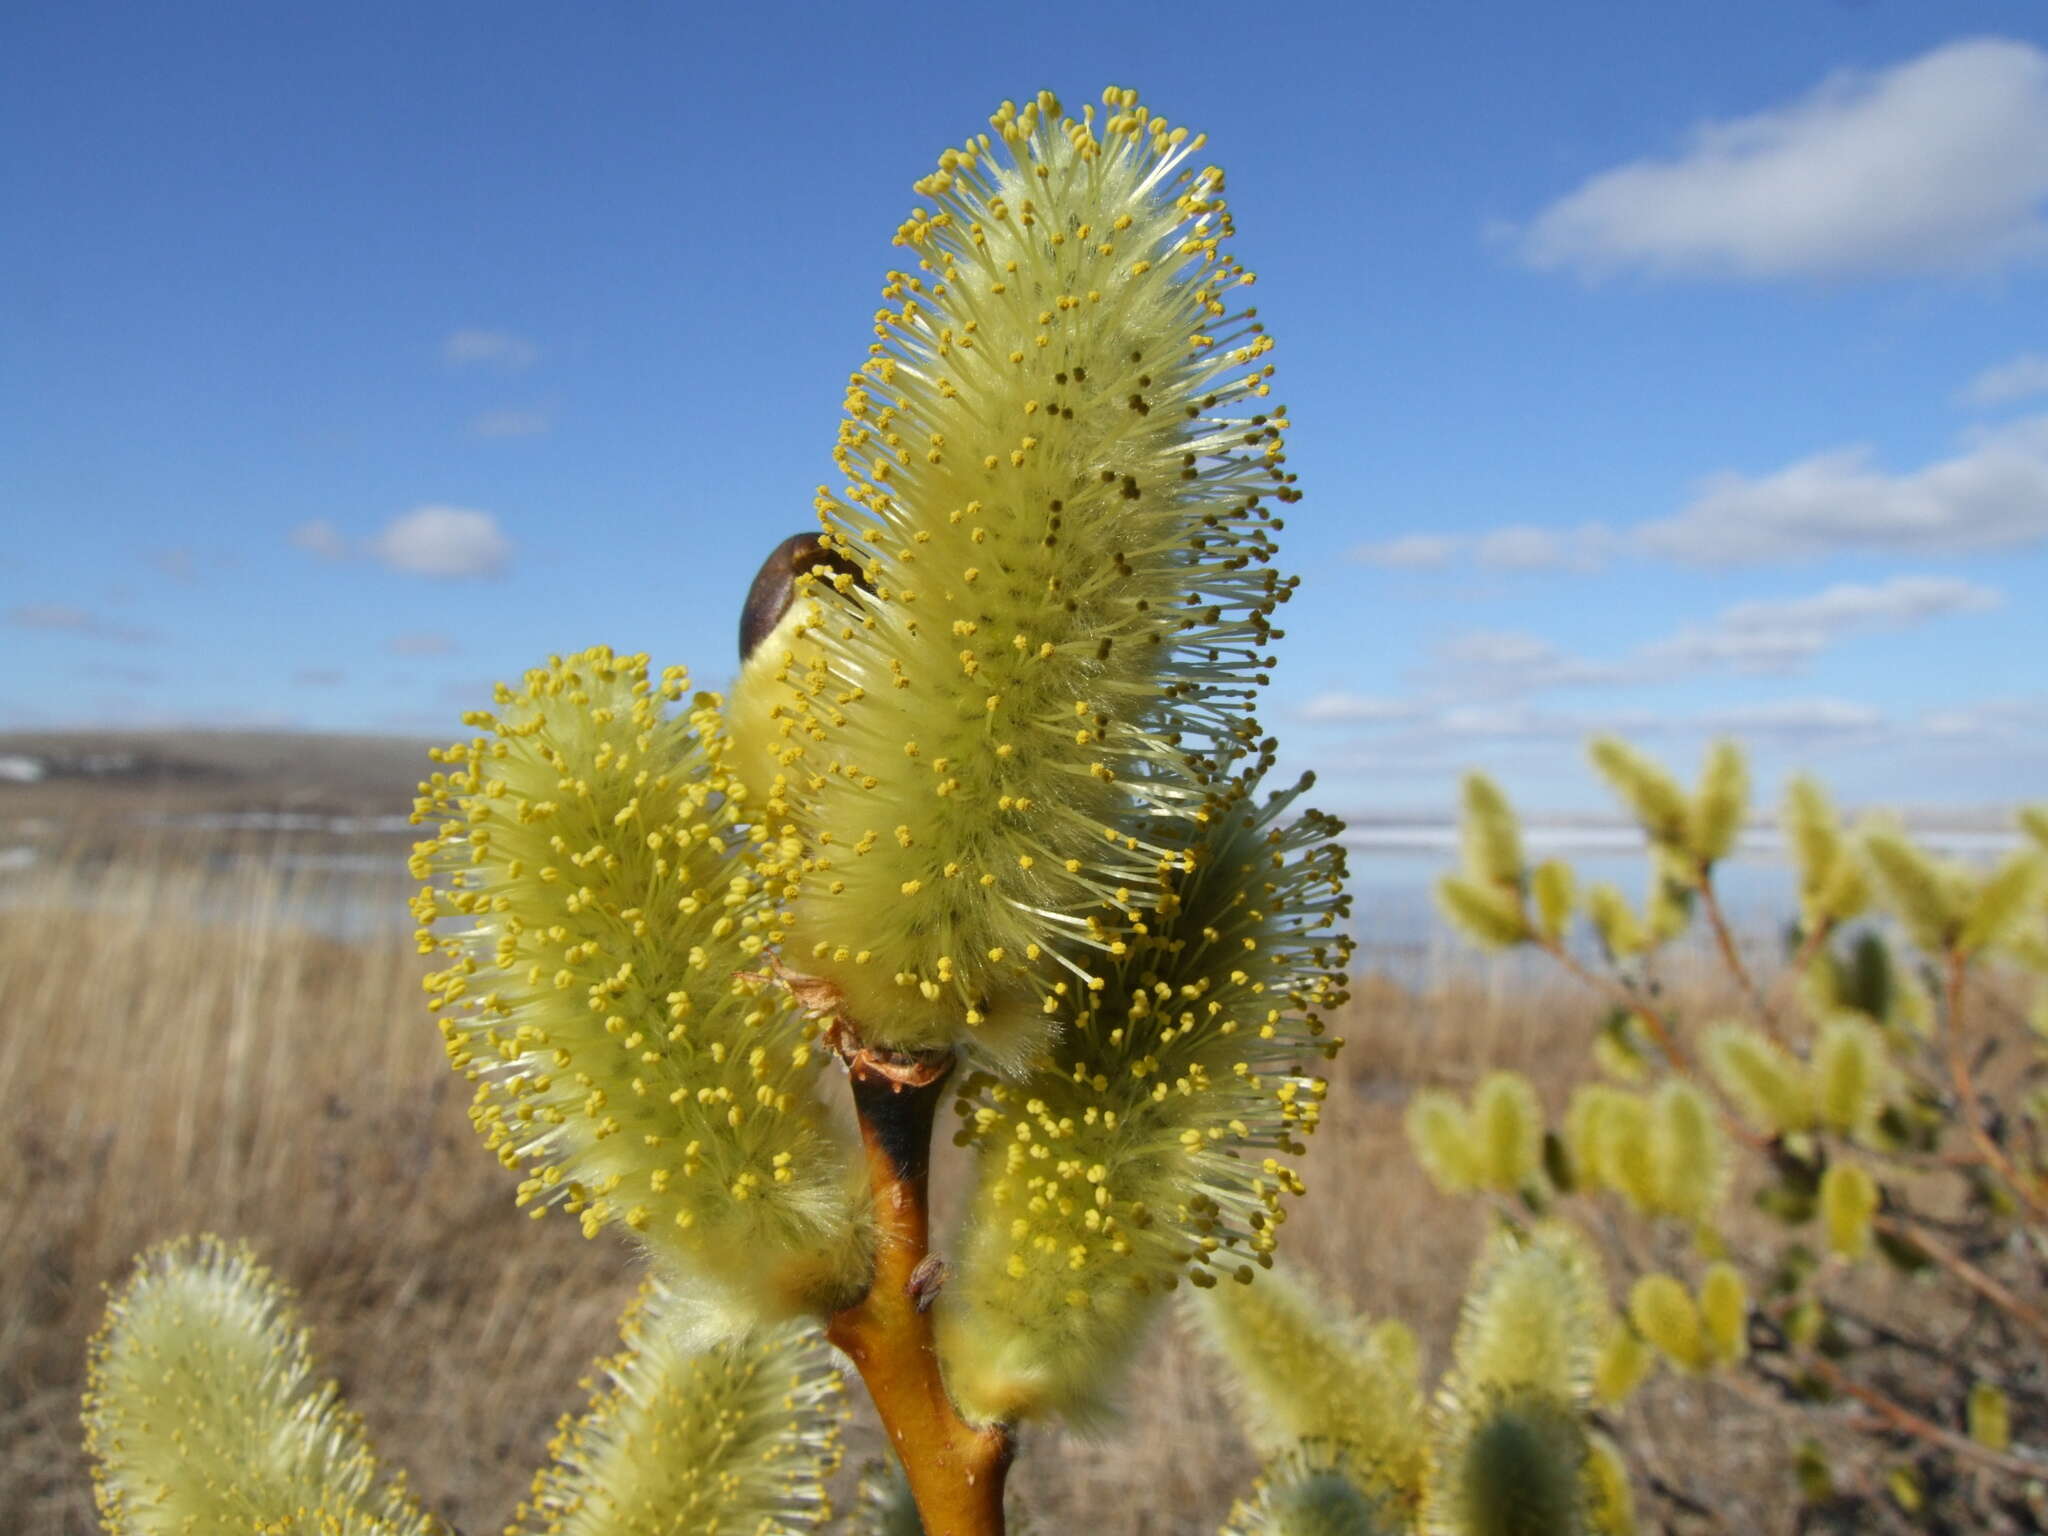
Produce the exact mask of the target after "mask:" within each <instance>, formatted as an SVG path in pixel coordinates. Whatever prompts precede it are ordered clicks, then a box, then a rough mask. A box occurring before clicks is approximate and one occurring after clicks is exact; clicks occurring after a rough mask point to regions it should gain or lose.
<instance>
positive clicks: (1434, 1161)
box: [1402, 1088, 1483, 1195]
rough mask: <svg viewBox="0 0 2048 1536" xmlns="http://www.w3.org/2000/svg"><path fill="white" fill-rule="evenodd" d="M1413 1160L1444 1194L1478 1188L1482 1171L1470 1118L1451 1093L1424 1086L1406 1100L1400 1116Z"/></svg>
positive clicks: (1453, 1193)
mask: <svg viewBox="0 0 2048 1536" xmlns="http://www.w3.org/2000/svg"><path fill="white" fill-rule="evenodd" d="M1402 1123H1403V1125H1404V1126H1405V1127H1406V1129H1407V1132H1408V1145H1409V1146H1410V1147H1411V1148H1412V1149H1413V1150H1414V1153H1415V1160H1416V1161H1417V1162H1418V1163H1420V1164H1422V1171H1423V1172H1424V1173H1426V1174H1428V1175H1429V1177H1430V1179H1431V1180H1432V1181H1433V1182H1434V1183H1435V1185H1436V1187H1437V1188H1438V1189H1440V1190H1442V1191H1443V1192H1444V1193H1445V1194H1447V1195H1462V1194H1467V1193H1469V1192H1471V1191H1472V1190H1475V1189H1477V1188H1479V1185H1480V1181H1481V1179H1482V1177H1483V1172H1482V1169H1481V1166H1480V1161H1479V1157H1478V1155H1477V1151H1476V1149H1475V1147H1474V1137H1473V1132H1472V1118H1471V1116H1469V1115H1467V1114H1466V1113H1465V1106H1464V1105H1462V1104H1460V1103H1459V1102H1458V1100H1457V1097H1456V1096H1455V1095H1453V1094H1448V1093H1445V1092H1443V1091H1442V1090H1441V1089H1436V1088H1425V1089H1423V1090H1422V1091H1421V1092H1419V1093H1417V1094H1416V1095H1415V1097H1414V1098H1412V1099H1410V1100H1409V1101H1408V1112H1407V1114H1406V1115H1405V1116H1403V1119H1402Z"/></svg>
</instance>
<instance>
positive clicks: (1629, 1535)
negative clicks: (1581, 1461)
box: [1586, 1431, 1636, 1536]
mask: <svg viewBox="0 0 2048 1536" xmlns="http://www.w3.org/2000/svg"><path fill="white" fill-rule="evenodd" d="M1586 1484H1587V1489H1588V1497H1587V1501H1586V1504H1587V1508H1586V1528H1587V1530H1588V1531H1589V1532H1591V1536H1635V1532H1636V1497H1635V1490H1634V1489H1633V1488H1632V1487H1631V1486H1630V1485H1629V1479H1628V1463H1627V1462H1626V1461H1625V1460H1623V1459H1622V1454H1621V1447H1620V1446H1618V1445H1616V1444H1615V1443H1614V1441H1613V1439H1612V1438H1611V1437H1609V1436H1607V1435H1603V1434H1600V1433H1599V1432H1598V1431H1595V1432H1594V1433H1592V1434H1591V1435H1589V1436H1588V1437H1587V1442H1586Z"/></svg>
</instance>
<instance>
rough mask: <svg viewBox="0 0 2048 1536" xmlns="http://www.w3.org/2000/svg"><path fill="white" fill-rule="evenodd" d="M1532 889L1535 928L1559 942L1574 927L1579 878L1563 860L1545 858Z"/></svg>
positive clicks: (1530, 883) (1546, 936)
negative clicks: (1573, 912) (1573, 920)
mask: <svg viewBox="0 0 2048 1536" xmlns="http://www.w3.org/2000/svg"><path fill="white" fill-rule="evenodd" d="M1529 888H1530V894H1531V895H1532V896H1533V897H1534V898H1535V901H1536V931H1537V932H1538V933H1539V934H1541V935H1542V936H1543V937H1544V938H1546V939H1548V940H1549V941H1550V942H1551V943H1553V944H1555V943H1558V942H1559V941H1561V940H1562V939H1563V938H1564V936H1565V931H1566V930H1567V929H1569V928H1570V927H1571V922H1572V911H1573V909H1574V908H1575V907H1576V905H1577V903H1578V877H1577V876H1576V875H1574V874H1573V873H1572V867H1571V865H1569V864H1567V863H1566V862H1565V861H1564V860H1563V859H1545V860H1544V861H1543V862H1542V863H1541V864H1538V865H1537V866H1536V870H1535V873H1534V874H1533V875H1532V876H1531V877H1530V880H1529Z"/></svg>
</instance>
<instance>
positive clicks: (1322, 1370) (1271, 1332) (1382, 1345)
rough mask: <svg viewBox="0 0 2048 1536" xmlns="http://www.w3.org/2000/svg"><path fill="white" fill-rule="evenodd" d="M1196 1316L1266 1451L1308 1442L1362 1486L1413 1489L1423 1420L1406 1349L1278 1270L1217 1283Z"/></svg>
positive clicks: (1274, 1453) (1421, 1461) (1279, 1452)
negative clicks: (1391, 1343) (1246, 1282)
mask: <svg viewBox="0 0 2048 1536" xmlns="http://www.w3.org/2000/svg"><path fill="white" fill-rule="evenodd" d="M1194 1313H1195V1317H1196V1319H1197V1321H1198V1323H1199V1325H1200V1327H1201V1331H1202V1337H1203V1339H1204V1340H1205V1342H1206V1343H1207V1344H1208V1345H1209V1346H1210V1348H1211V1349H1212V1350H1213V1351H1214V1352H1215V1354H1216V1356H1217V1358H1218V1360H1219V1362H1220V1363H1221V1364H1222V1365H1223V1367H1224V1370H1225V1380H1226V1385H1227V1386H1228V1388H1229V1390H1230V1392H1231V1394H1232V1396H1233V1398H1234V1399H1235V1401H1236V1403H1237V1406H1238V1410H1239V1413H1240V1415H1241V1416H1242V1418H1243V1420H1244V1422H1245V1427H1246V1429H1247V1431H1248V1432H1249V1434H1250V1437H1251V1440H1252V1444H1253V1446H1254V1447H1255V1448H1256V1449H1257V1450H1258V1452H1259V1454H1260V1455H1261V1456H1262V1457H1263V1458H1265V1459H1267V1460H1272V1459H1274V1458H1278V1457H1284V1456H1286V1455H1288V1454H1290V1453H1294V1452H1298V1451H1299V1450H1300V1449H1301V1448H1302V1446H1303V1445H1304V1444H1305V1443H1306V1444H1309V1445H1312V1446H1314V1447H1315V1448H1316V1453H1317V1455H1318V1457H1319V1458H1324V1459H1327V1458H1332V1457H1335V1458H1341V1459H1342V1461H1343V1463H1344V1464H1345V1465H1346V1466H1348V1467H1349V1468H1350V1469H1351V1471H1352V1475H1353V1477H1354V1478H1355V1479H1356V1480H1358V1481H1359V1482H1360V1483H1361V1484H1362V1485H1363V1486H1364V1487H1366V1488H1367V1489H1368V1491H1371V1492H1374V1493H1379V1494H1394V1495H1397V1496H1401V1497H1412V1496H1413V1495H1414V1494H1416V1493H1417V1492H1418V1491H1419V1490H1420V1488H1421V1486H1422V1481H1423V1476H1424V1470H1425V1465H1426V1454H1425V1448H1424V1427H1425V1426H1424V1413H1423V1400H1422V1386H1421V1383H1420V1381H1418V1380H1417V1378H1416V1375H1415V1360H1414V1357H1413V1355H1412V1354H1409V1353H1406V1352H1405V1351H1404V1350H1403V1349H1400V1348H1389V1347H1388V1345H1387V1341H1386V1340H1385V1339H1384V1338H1383V1336H1381V1335H1380V1334H1379V1333H1377V1332H1376V1331H1371V1330H1366V1329H1364V1328H1362V1327H1360V1325H1359V1322H1358V1320H1356V1319H1350V1318H1344V1317H1342V1316H1340V1315H1339V1314H1338V1313H1337V1312H1336V1311H1335V1310H1334V1309H1332V1308H1330V1307H1328V1306H1326V1305H1324V1304H1323V1303H1322V1302H1321V1301H1319V1300H1318V1299H1317V1298H1316V1296H1315V1295H1314V1294H1313V1293H1312V1292H1311V1290H1310V1289H1309V1287H1308V1285H1307V1284H1306V1283H1305V1282H1304V1281H1303V1280H1301V1279H1299V1278H1297V1277H1296V1276H1295V1275H1294V1274H1292V1273H1291V1272H1290V1271H1288V1270H1287V1269H1285V1268H1277V1267H1276V1268H1274V1269H1272V1270H1270V1271H1268V1272H1266V1273H1265V1274H1262V1275H1260V1276H1259V1277H1258V1278H1257V1279H1256V1280H1254V1281H1253V1282H1252V1283H1251V1284H1250V1285H1248V1286H1236V1285H1226V1286H1218V1287H1217V1288H1215V1289H1214V1290H1211V1291H1208V1292H1206V1293H1204V1294H1203V1295H1202V1296H1200V1297H1199V1298H1198V1299H1197V1302H1196V1304H1195V1307H1194Z"/></svg>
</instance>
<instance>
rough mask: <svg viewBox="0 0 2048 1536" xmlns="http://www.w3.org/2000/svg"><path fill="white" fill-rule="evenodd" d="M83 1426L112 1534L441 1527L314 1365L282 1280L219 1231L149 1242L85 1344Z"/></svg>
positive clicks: (361, 1535)
mask: <svg viewBox="0 0 2048 1536" xmlns="http://www.w3.org/2000/svg"><path fill="white" fill-rule="evenodd" d="M85 1435H86V1452H87V1454H88V1455H89V1456H90V1457H91V1458H92V1461H93V1495H94V1500H95V1502H96V1503H97V1504H98V1506H99V1511H100V1518H101V1519H102V1520H103V1521H104V1522H105V1525H106V1528H107V1530H108V1532H109V1533H110V1536H185V1533H188V1532H197V1531H256V1530H269V1529H272V1528H278V1529H282V1528H284V1524H283V1523H284V1522H292V1523H291V1525H290V1529H292V1530H295V1531H297V1530H305V1531H319V1532H323V1533H331V1536H428V1533H430V1532H432V1531H434V1530H435V1529H437V1527H436V1526H435V1525H434V1523H433V1522H432V1521H431V1520H429V1519H428V1518H427V1517H426V1516H424V1515H422V1514H421V1513H420V1511H419V1509H418V1507H417V1506H416V1505H415V1504H414V1502H413V1500H412V1497H411V1496H410V1494H408V1493H407V1492H406V1490H405V1487H404V1483H403V1480H402V1479H394V1478H391V1477H388V1476H387V1475H386V1474H385V1472H384V1471H383V1469H382V1468H381V1467H380V1466H379V1465H378V1462H377V1458H376V1457H375V1455H374V1454H372V1452H371V1450H370V1447H369V1443H368V1441H367V1439H366V1438H365V1436H364V1434H363V1429H362V1424H361V1422H360V1421H359V1420H358V1419H357V1418H356V1417H355V1415H354V1414H352V1413H350V1412H349V1411H348V1410H347V1409H346V1408H345V1407H344V1406H343V1405H342V1402H341V1399H340V1390H339V1388H337V1387H336V1386H335V1384H334V1383H333V1382H331V1381H328V1382H322V1381H320V1380H319V1379H318V1378H316V1377H315V1376H314V1374H313V1360H312V1356H311V1353H310V1351H309V1350H308V1348H307V1339H306V1333H305V1330H304V1329H302V1328H301V1327H300V1326H299V1324H298V1321H297V1319H296V1317H295V1316H294V1315H293V1308H292V1302H291V1294H290V1292H288V1291H287V1290H286V1289H285V1288H284V1287H283V1286H282V1285H280V1284H279V1283H278V1282H277V1280H276V1279H275V1278H273V1277H272V1275H271V1273H270V1271H269V1270H267V1269H265V1268H264V1267H263V1266H262V1265H260V1264H258V1263H257V1262H256V1259H255V1256H254V1255H253V1254H252V1253H251V1252H250V1250H249V1249H248V1248H246V1247H243V1246H239V1245H233V1244H229V1243H224V1242H222V1241H221V1240H220V1239H219V1238H215V1237H201V1238H196V1239H194V1238H180V1239H178V1240H176V1241H174V1242H170V1243H166V1244H163V1245H161V1246H160V1247H156V1248H152V1249H150V1250H149V1251H148V1252H147V1253H145V1254H143V1255H142V1257H141V1258H140V1259H138V1260H137V1261H136V1264H135V1268H134V1271H133V1272H132V1273H131V1274H130V1275H129V1277H128V1278H127V1280H125V1281H124V1282H123V1283H122V1284H121V1285H120V1287H119V1288H118V1289H116V1290H115V1291H114V1292H113V1295H112V1299H111V1301H110V1302H109V1303H108V1307H107V1317H106V1322H105V1323H104V1324H103V1325H102V1327H101V1329H100V1331H99V1333H98V1335H97V1336H96V1337H95V1338H94V1339H93V1342H92V1345H91V1348H90V1351H89V1354H88V1365H87V1384H86V1395H85ZM273 1522H276V1523H277V1524H276V1526H275V1527H273Z"/></svg>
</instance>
